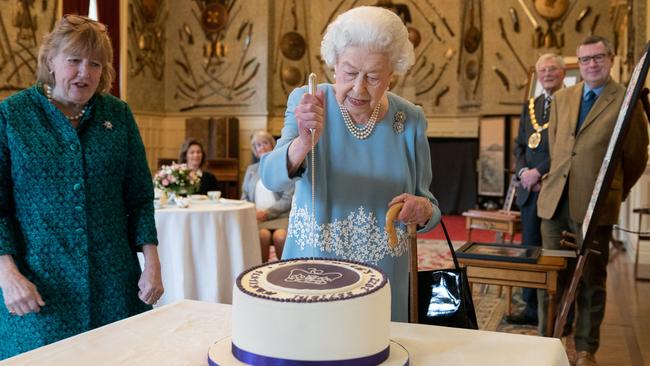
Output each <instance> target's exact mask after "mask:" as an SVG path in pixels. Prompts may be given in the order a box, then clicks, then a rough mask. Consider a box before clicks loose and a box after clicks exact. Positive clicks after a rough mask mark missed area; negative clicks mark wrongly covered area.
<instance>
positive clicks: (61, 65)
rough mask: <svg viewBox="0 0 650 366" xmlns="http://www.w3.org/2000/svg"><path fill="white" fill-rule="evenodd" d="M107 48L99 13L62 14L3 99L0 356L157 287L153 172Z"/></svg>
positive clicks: (126, 307) (56, 335)
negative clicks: (33, 67) (118, 92)
mask: <svg viewBox="0 0 650 366" xmlns="http://www.w3.org/2000/svg"><path fill="white" fill-rule="evenodd" d="M112 60H113V51H112V49H111V43H110V39H109V37H108V35H107V33H106V27H105V26H104V25H103V24H101V23H98V22H96V21H94V20H91V19H89V18H86V17H81V16H76V15H69V16H65V17H64V18H63V19H61V20H60V21H59V22H58V23H57V24H56V25H55V27H54V30H53V31H52V32H51V33H50V34H49V35H48V36H47V37H46V38H45V39H44V41H43V44H42V46H41V49H40V51H39V58H38V71H37V79H38V82H37V84H36V85H34V86H32V87H31V88H29V89H26V90H23V91H21V92H19V93H17V94H15V95H13V96H10V97H9V98H7V99H5V100H4V101H3V102H2V103H0V176H1V177H2V179H0V287H1V288H2V294H1V295H0V301H2V303H4V309H0V339H1V340H2V341H0V359H4V358H7V357H10V356H13V355H15V354H18V353H21V352H25V351H28V350H31V349H33V348H36V347H40V346H43V345H45V344H48V343H52V342H55V341H57V340H59V339H62V338H66V337H70V336H73V335H75V334H78V333H81V332H84V331H87V330H90V329H93V328H96V327H99V326H101V325H104V324H107V323H110V322H113V321H116V320H119V319H122V318H126V317H128V316H131V315H134V314H137V313H140V312H142V311H145V310H147V309H150V308H151V304H154V303H155V302H156V301H157V300H158V298H159V297H160V296H161V295H162V293H163V286H162V281H161V277H160V262H159V260H158V254H157V250H156V244H157V239H156V228H155V223H154V218H153V203H152V202H153V186H152V181H151V173H150V172H149V168H148V166H147V162H146V158H145V152H144V147H143V144H142V140H141V138H140V134H139V132H138V127H137V126H136V124H135V121H134V119H133V115H132V114H131V111H130V109H129V107H128V106H127V105H126V104H125V103H124V102H122V101H120V100H119V99H117V98H115V97H113V96H111V95H110V94H108V91H109V90H110V88H111V83H112V81H113V78H114V76H115V72H114V70H113V68H112V66H111V63H112ZM136 251H142V252H143V253H144V258H145V264H144V270H143V271H141V270H140V266H139V263H138V259H137V256H136Z"/></svg>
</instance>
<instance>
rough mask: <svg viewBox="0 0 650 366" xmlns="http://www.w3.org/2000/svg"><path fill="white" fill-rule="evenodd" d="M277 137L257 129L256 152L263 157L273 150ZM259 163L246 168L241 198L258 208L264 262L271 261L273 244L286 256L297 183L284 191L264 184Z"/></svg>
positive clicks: (257, 155)
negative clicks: (274, 189)
mask: <svg viewBox="0 0 650 366" xmlns="http://www.w3.org/2000/svg"><path fill="white" fill-rule="evenodd" d="M274 146H275V139H274V138H273V136H271V134H270V133H268V132H266V131H262V130H260V131H256V132H255V133H253V136H252V137H251V149H252V151H253V155H254V156H255V157H256V158H257V159H260V158H261V157H262V155H264V154H266V153H268V152H270V151H271V150H273V147H274ZM259 165H260V164H259V162H256V163H253V164H251V165H249V166H248V168H247V169H246V175H245V177H244V183H243V185H242V195H241V199H242V200H246V201H249V202H252V203H254V204H255V206H256V208H257V222H258V223H259V228H260V245H261V247H262V261H264V262H266V261H268V260H269V249H270V246H271V244H273V245H274V246H275V253H276V255H277V257H278V259H280V258H282V249H283V248H284V240H285V239H286V238H287V225H288V223H289V220H288V217H289V211H290V210H291V199H292V197H293V185H292V186H291V188H289V189H287V190H286V191H284V192H271V191H270V190H269V189H267V188H266V187H264V184H262V181H261V180H260V176H259V173H258V169H259Z"/></svg>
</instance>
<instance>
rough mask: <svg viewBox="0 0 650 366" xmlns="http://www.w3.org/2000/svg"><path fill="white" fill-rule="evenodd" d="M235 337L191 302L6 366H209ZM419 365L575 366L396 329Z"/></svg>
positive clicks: (547, 349) (549, 347) (559, 352)
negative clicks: (216, 347)
mask: <svg viewBox="0 0 650 366" xmlns="http://www.w3.org/2000/svg"><path fill="white" fill-rule="evenodd" d="M229 335H230V305H224V304H212V303H203V302H198V301H189V300H184V301H180V302H177V303H174V304H171V305H167V306H163V307H160V308H158V309H154V310H152V311H149V312H147V313H144V314H140V315H138V316H134V317H132V318H128V319H125V320H122V321H119V322H116V323H113V324H110V325H107V326H104V327H102V328H98V329H95V330H92V331H90V332H86V333H83V334H80V335H78V336H75V337H72V338H68V339H65V340H62V341H60V342H57V343H53V344H51V345H48V346H45V347H41V348H39V349H36V350H33V351H31V352H27V353H24V354H22V355H18V356H16V357H14V358H11V359H9V360H6V361H4V362H0V365H2V366H10V365H16V366H17V365H21V366H29V365H34V366H36V365H68V366H75V365H79V366H88V365H92V366H101V365H138V366H147V365H175V366H183V365H187V366H204V365H207V352H208V348H209V347H210V346H211V345H212V344H213V343H214V342H215V341H217V340H219V339H221V338H223V337H227V336H229ZM391 338H392V339H393V340H394V341H396V342H399V343H400V344H402V345H403V346H404V347H405V348H406V349H407V350H408V351H409V354H410V360H411V365H414V366H425V365H427V366H429V365H445V366H454V365H484V366H490V365H495V366H503V365H527V366H535V365H539V366H555V365H558V366H568V365H569V361H568V360H567V357H566V354H565V352H564V349H563V348H562V343H561V342H560V340H559V339H556V338H542V337H533V336H524V335H517V334H506V333H496V332H487V331H475V330H465V329H454V328H444V327H435V326H427V325H413V324H405V323H392V324H391Z"/></svg>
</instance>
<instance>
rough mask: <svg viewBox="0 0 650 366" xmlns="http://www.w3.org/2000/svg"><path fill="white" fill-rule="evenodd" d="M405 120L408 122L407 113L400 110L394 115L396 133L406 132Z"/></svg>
mask: <svg viewBox="0 0 650 366" xmlns="http://www.w3.org/2000/svg"><path fill="white" fill-rule="evenodd" d="M404 122H406V113H404V112H402V111H399V112H397V113H395V116H394V117H393V131H395V133H402V132H404Z"/></svg>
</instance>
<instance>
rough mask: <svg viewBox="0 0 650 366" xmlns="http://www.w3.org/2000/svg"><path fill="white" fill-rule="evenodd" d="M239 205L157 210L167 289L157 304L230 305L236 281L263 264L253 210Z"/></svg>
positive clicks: (198, 203) (194, 205)
mask: <svg viewBox="0 0 650 366" xmlns="http://www.w3.org/2000/svg"><path fill="white" fill-rule="evenodd" d="M230 202H233V201H230ZM237 202H239V203H237V204H236V203H231V204H218V203H216V202H213V201H193V202H192V203H191V205H190V207H188V208H164V209H157V210H156V229H157V230H158V241H159V245H158V254H159V256H160V265H161V270H162V279H163V286H165V294H164V295H163V296H162V297H161V298H160V300H158V304H157V305H164V304H169V303H172V302H175V301H177V300H181V299H191V300H201V301H208V302H220V303H225V304H230V303H232V286H233V284H234V283H235V279H236V278H237V276H238V275H239V274H240V273H241V272H243V271H244V270H245V269H248V268H250V267H252V266H254V265H257V264H260V263H262V254H261V250H260V242H259V234H258V229H257V218H256V215H255V212H256V211H255V206H254V205H253V204H251V203H248V202H240V201H237Z"/></svg>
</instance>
